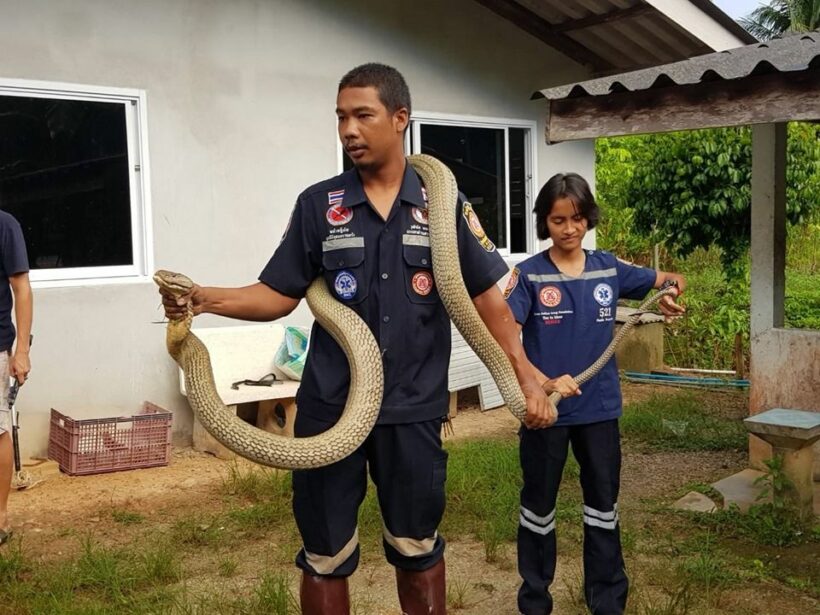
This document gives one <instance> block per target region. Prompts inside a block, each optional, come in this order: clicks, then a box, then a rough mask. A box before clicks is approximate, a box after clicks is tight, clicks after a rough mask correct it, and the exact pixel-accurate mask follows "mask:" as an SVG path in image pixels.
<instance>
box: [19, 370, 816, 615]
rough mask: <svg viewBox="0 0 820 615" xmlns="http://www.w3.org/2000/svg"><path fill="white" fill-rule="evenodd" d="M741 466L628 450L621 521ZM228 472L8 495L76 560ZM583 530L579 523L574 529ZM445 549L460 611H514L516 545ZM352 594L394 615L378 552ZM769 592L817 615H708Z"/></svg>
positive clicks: (252, 555) (179, 458)
mask: <svg viewBox="0 0 820 615" xmlns="http://www.w3.org/2000/svg"><path fill="white" fill-rule="evenodd" d="M625 392H626V396H627V399H628V400H634V399H639V398H642V397H644V396H648V395H650V394H651V393H652V389H651V387H641V386H637V387H635V386H633V387H629V386H627V387H625ZM454 430H455V435H454V436H452V437H454V438H456V439H462V438H475V437H477V436H480V437H512V436H514V434H515V432H516V430H517V422H516V420H515V419H514V418H513V417H512V415H511V414H510V413H509V412H508V411H507V410H506V409H503V408H502V409H497V410H492V411H488V412H484V413H482V412H480V411H479V410H478V408H477V406H476V404H475V400H474V399H473V398H470V397H469V395H468V396H465V397H464V398H462V399H460V402H459V412H458V415H457V416H456V417H455V419H454ZM745 464H746V455H745V453H742V452H731V451H730V452H726V451H721V452H715V453H698V454H697V455H693V454H692V453H676V452H663V453H650V454H643V453H630V452H626V453H625V456H624V465H623V471H622V476H623V483H622V496H621V498H620V499H621V501H622V502H623V505H622V509H623V511H624V512H623V514H624V516H626V515H629V514H630V513H629V511H630V509H633V510H637V509H640V508H641V506H642V502H643V501H645V500H646V499H647V498H656V497H659V496H670V497H671V496H672V495H674V494H675V493H676V492H677V491H679V490H680V489H681V488H682V487H683V486H684V485H686V484H688V483H691V482H693V481H697V482H702V483H708V482H710V481H714V480H717V479H719V478H722V477H725V476H727V475H729V474H731V473H733V472H736V471H738V470H740V469H742V468H743V467H745ZM228 468H229V464H228V463H226V462H224V461H221V460H219V459H216V458H214V457H211V456H209V455H204V454H200V453H197V452H195V451H192V450H191V449H177V450H175V451H174V454H173V459H172V462H171V464H170V465H169V466H167V467H161V468H152V469H145V470H136V471H130V472H119V473H112V474H101V475H94V476H85V477H69V476H66V475H58V476H54V477H50V478H48V479H47V480H46V481H44V482H43V483H41V484H39V485H38V486H36V487H35V488H33V489H30V490H24V491H19V492H13V493H12V496H11V502H10V511H11V514H12V523H13V526H14V528H15V531H16V532H17V535H18V536H20V537H21V539H22V541H23V544H24V546H25V550H26V552H27V553H28V554H29V555H34V556H41V557H45V558H51V557H59V556H61V555H63V554H64V553H70V552H74V551H76V549H77V538H76V535H77V534H78V533H80V534H83V533H85V534H89V533H90V534H91V535H93V536H94V537H95V539H99V540H101V541H103V542H107V543H114V544H116V543H119V542H122V541H127V540H128V539H129V531H131V530H130V527H126V526H123V525H122V524H116V523H114V522H113V521H112V518H111V514H110V511H111V510H112V509H127V510H129V511H134V512H136V513H139V514H140V515H142V516H143V517H144V518H145V521H144V523H142V524H141V525H142V526H143V530H142V531H144V527H145V526H146V525H149V526H150V525H151V524H156V526H157V527H167V526H168V525H169V524H171V523H173V521H174V520H175V519H178V518H182V517H183V516H184V515H190V514H191V513H192V511H197V510H199V511H207V510H215V509H216V507H217V506H219V505H220V496H219V489H220V487H221V486H222V483H223V480H224V478H225V477H226V475H227V473H228ZM681 468H686V471H681ZM282 514H283V515H290V514H291V511H290V510H283V511H282ZM580 523H581V520H580V518H579V519H578V524H579V526H580ZM633 531H636V530H635V529H633ZM637 531H639V530H637ZM270 547H271V545H269V544H267V543H266V542H265V541H260V542H259V543H258V544H252V545H250V546H249V548H248V549H247V550H246V551H243V554H242V560H243V562H247V564H243V565H241V566H240V574H245V575H247V576H248V582H249V583H252V582H254V570H253V566H254V562H256V563H257V564H258V563H260V562H264V561H265V558H266V553H267V552H268V551H269V549H270ZM447 549H448V551H447V564H448V583H450V584H454V583H455V584H457V585H459V586H461V587H462V588H464V602H465V603H466V608H465V609H464V610H462V611H459V612H464V613H476V614H483V613H487V614H489V613H492V614H493V615H502V614H505V613H515V612H516V609H515V598H514V597H515V594H516V590H517V585H518V576H517V573H516V571H515V562H514V557H515V552H514V545H504V547H503V549H504V551H503V554H502V558H501V562H500V563H495V564H488V563H486V562H485V558H484V547H483V545H482V543H480V542H479V541H477V540H473V539H464V538H460V539H458V540H451V541H449V542H448V547H447ZM215 555H216V554H215ZM646 563H648V562H646ZM213 564H214V562H213V561H212V562H210V565H213ZM202 565H203V566H204V567H207V566H208V565H209V563H208V562H205V561H203V562H202ZM627 567H628V569H629V571H630V574H631V576H632V577H633V579H635V578H637V579H638V584H639V585H643V586H647V585H651V584H652V579H649V578H645V577H644V573H642V571H641V568H642V562H634V561H633V562H630V561H629V560H627ZM647 569H648V567H647ZM580 570H581V561H580V558H579V557H578V556H577V555H576V556H574V557H571V556H560V557H559V563H558V577H557V579H556V582H555V584H554V586H553V588H554V590H555V591H554V593H555V596H556V602H557V610H556V612H557V613H575V612H579V611H578V610H577V606H573V605H572V604H571V603H572V602H573V595H574V594H575V593H577V591H578V589H577V588H578V585H579V583H580ZM296 578H297V575H296V572H295V569H292V579H293V582H294V588H295V582H296ZM214 582H219V581H214ZM351 590H352V595H353V602H354V605H358V606H357V608H356V612H358V613H374V614H378V613H391V614H396V613H398V612H399V609H398V601H397V598H396V597H395V590H394V581H393V571H392V568H390V567H389V566H388V565H387V564H386V563H385V562H384V561H383V558H382V557H381V554H380V553H363V556H362V563H361V566H360V568H359V570H358V571H357V573H356V574H355V575H354V576H353V577H352V579H351ZM771 592H774V594H773V595H772V596H771V597H770V598H771V599H772V600H774V601H775V602H776V603H777V604H778V606H777V609H776V610H777V612H778V614H779V615H789V614H791V613H794V614H798V613H801V614H802V613H808V612H820V611H814V610H813V609H816V608H818V605H817V603H816V602H815V603H813V604H811V603H809V602H806V600H807V599H806V598H804V597H801V596H800V595H798V594H795V596H794V597H792V598H789V597H786V598H785V599H784V596H783V594H782V590H781V589H780V588H778V589H777V591H775V590H773V589H771V588H769V587H767V586H765V585H761V586H760V588H759V590H758V591H757V592H755V593H754V594H752V593H750V592H747V593H746V594H739V595H738V596H735V597H733V598H732V599H731V603H732V604H733V605H735V606H736V607H737V608H738V609H739V610H735V609H734V608H732V609H731V610H727V611H722V610H719V611H712V612H727V613H728V612H738V613H741V612H742V613H746V612H748V613H768V612H774V607H773V610H766V609H765V607H764V610H760V605H761V604H763V605H765V604H767V603H768V602H767V599H768V598H767V594H768V593H771ZM769 604H774V602H773V603H769ZM743 605H746V606H745V607H744V606H743ZM746 607H748V609H747V608H746Z"/></svg>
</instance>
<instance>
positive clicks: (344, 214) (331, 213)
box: [325, 205, 353, 226]
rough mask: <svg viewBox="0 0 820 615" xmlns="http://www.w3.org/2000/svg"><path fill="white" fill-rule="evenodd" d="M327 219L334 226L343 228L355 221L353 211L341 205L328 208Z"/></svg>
mask: <svg viewBox="0 0 820 615" xmlns="http://www.w3.org/2000/svg"><path fill="white" fill-rule="evenodd" d="M325 217H326V218H327V221H328V222H330V224H332V225H333V226H342V225H343V224H347V223H348V222H350V221H351V220H352V219H353V210H352V209H350V208H349V207H343V206H341V205H331V206H330V207H328V209H327V213H326V214H325Z"/></svg>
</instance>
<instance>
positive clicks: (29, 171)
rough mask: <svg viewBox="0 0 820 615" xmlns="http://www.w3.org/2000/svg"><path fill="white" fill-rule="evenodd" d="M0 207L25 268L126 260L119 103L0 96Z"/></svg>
mask: <svg viewBox="0 0 820 615" xmlns="http://www.w3.org/2000/svg"><path fill="white" fill-rule="evenodd" d="M0 208H2V209H4V210H6V211H8V212H9V213H11V214H12V215H13V216H14V217H15V218H17V220H18V221H19V222H20V224H21V226H22V227H23V233H24V234H25V238H26V245H27V247H28V255H29V263H30V265H31V268H32V269H53V268H65V267H100V266H115V265H130V264H133V251H132V237H131V231H132V229H131V202H130V193H129V172H128V142H127V135H126V125H125V105H124V104H122V103H102V102H90V101H78V100H60V99H49V98H27V97H18V96H2V95H0Z"/></svg>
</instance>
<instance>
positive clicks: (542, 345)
mask: <svg viewBox="0 0 820 615" xmlns="http://www.w3.org/2000/svg"><path fill="white" fill-rule="evenodd" d="M584 254H585V255H586V263H585V265H584V271H583V273H582V274H581V275H580V276H579V277H577V278H575V277H572V276H569V275H566V274H564V273H561V272H560V271H559V270H558V268H557V267H556V266H555V264H554V263H553V262H552V260H551V259H550V257H549V252H547V251H544V252H542V253H540V254H536V255H535V256H531V257H530V258H528V259H527V260H525V261H522V262H521V263H519V264H518V266H517V267H516V268H515V269H513V273H512V275H511V277H510V281H509V284H508V285H507V290H506V291H505V294H506V295H507V303H508V304H509V306H510V309H512V312H513V314H514V316H515V319H516V321H517V322H518V323H519V324H521V325H522V327H523V329H522V334H523V342H524V350H525V351H526V353H527V356H528V357H529V359H530V361H531V362H532V363H533V365H535V366H536V367H538V369H540V370H541V371H542V372H543V373H544V374H546V375H547V376H549V377H550V378H555V377H557V376H561V375H563V374H570V375H571V376H575V375H577V374H580V373H581V372H582V371H584V370H585V369H586V368H587V367H589V366H590V365H591V364H592V363H593V362H594V361H595V360H596V359H598V357H599V356H601V353H603V351H604V349H606V347H607V345H608V344H609V342H611V341H612V335H613V332H614V329H615V310H616V304H617V300H618V299H619V298H624V299H640V298H642V297H643V296H644V295H646V293H647V292H648V291H649V290H650V289H651V288H652V287H653V285H654V284H655V271H654V270H653V269H647V268H645V267H636V266H634V265H631V264H628V263H625V262H623V261H620V260H618V259H617V258H615V257H614V256H613V255H612V254H609V253H608V252H603V251H600V250H595V251H593V250H585V251H584ZM581 391H582V393H583V394H582V395H581V396H580V397H570V398H567V399H564V400H562V401H561V403H560V404H559V405H558V421H557V422H556V423H555V424H556V425H582V424H587V423H597V422H599V421H608V420H611V419H614V418H617V417H619V416H620V415H621V387H620V384H619V382H618V368H617V366H616V364H615V357H614V356H613V357H612V359H610V360H609V362H608V363H607V364H606V366H605V367H604V368H603V369H602V370H601V371H600V372H599V373H598V374H597V375H596V376H595V377H594V378H592V379H591V380H590V381H589V382H587V383H586V384H585V385H582V386H581Z"/></svg>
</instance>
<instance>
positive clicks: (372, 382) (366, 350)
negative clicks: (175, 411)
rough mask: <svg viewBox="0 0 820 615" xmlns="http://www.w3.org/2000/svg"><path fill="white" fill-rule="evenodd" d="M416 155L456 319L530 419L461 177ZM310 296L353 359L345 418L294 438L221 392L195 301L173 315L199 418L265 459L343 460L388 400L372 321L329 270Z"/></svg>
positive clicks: (173, 335) (171, 340)
mask: <svg viewBox="0 0 820 615" xmlns="http://www.w3.org/2000/svg"><path fill="white" fill-rule="evenodd" d="M408 161H409V162H410V163H411V164H412V165H413V168H414V169H415V170H416V172H417V173H418V174H419V176H420V177H421V179H422V182H423V183H424V185H425V187H426V189H427V195H428V198H429V206H428V219H429V232H430V248H431V252H432V261H433V263H432V264H433V276H434V279H435V282H436V285H437V286H438V291H439V295H440V297H441V300H442V303H443V304H444V307H445V309H446V310H447V313H448V314H449V316H450V319H451V320H452V322H453V324H454V325H455V326H456V328H457V329H458V330H459V332H460V333H461V335H462V336H463V337H464V339H465V340H466V341H467V343H468V344H469V345H470V347H471V348H472V349H473V350H474V351H475V353H476V355H478V357H479V358H480V359H481V361H482V362H483V363H484V364H485V365H486V366H487V368H488V370H489V372H490V374H491V375H492V376H493V378H494V380H495V382H496V384H497V385H498V388H499V390H500V392H501V396H502V397H503V399H504V402H505V404H506V405H507V408H508V409H509V410H510V412H512V413H513V415H514V416H515V417H516V418H518V419H519V420H521V421H523V420H524V418H525V416H526V411H527V408H526V400H525V398H524V394H523V393H522V392H521V388H520V386H519V385H518V380H517V379H516V376H515V372H514V371H513V368H512V365H511V364H510V362H509V360H508V358H507V356H506V355H505V353H504V351H503V350H502V349H501V347H500V346H499V345H498V342H496V340H495V339H494V338H493V337H492V335H491V334H490V332H489V331H488V330H487V328H486V326H485V325H484V322H483V321H482V320H481V317H480V316H479V314H478V312H477V310H476V309H475V306H474V305H473V302H472V300H471V299H470V296H469V294H468V292H467V289H466V287H465V285H464V281H463V279H462V277H461V267H460V265H459V259H458V244H457V240H456V231H455V229H456V216H457V215H458V213H457V211H456V203H457V198H458V189H457V186H456V181H455V178H454V177H453V174H452V172H451V171H450V170H449V169H448V168H447V167H446V166H445V165H444V164H442V163H441V162H439V161H438V160H436V159H435V158H433V157H431V156H427V155H424V154H418V155H413V156H409V157H408ZM154 281H155V282H156V283H157V285H158V286H160V287H161V288H163V289H164V290H165V291H167V292H169V293H171V294H172V295H175V296H181V295H185V294H187V293H189V292H190V290H191V289H192V288H193V282H192V281H191V280H190V279H189V278H187V277H186V276H184V275H182V274H179V273H173V272H169V271H163V270H160V271H157V272H156V273H155V274H154ZM667 292H669V291H662V292H661V293H658V294H657V295H655V296H653V297H652V298H651V299H650V301H647V302H645V304H644V305H642V306H641V308H640V309H645V306H646V305H648V304H649V303H650V302H652V301H653V300H654V301H657V300H658V299H659V298H660V297H661V296H662V295H663V294H666V293H667ZM306 299H307V302H308V305H309V307H310V309H311V311H312V312H313V315H314V316H315V317H316V320H317V321H318V322H319V324H320V325H321V326H322V327H323V328H324V329H325V330H326V331H328V333H330V335H331V336H332V337H333V339H334V340H335V341H336V342H337V343H338V344H339V346H340V347H341V348H342V350H343V351H344V353H345V356H346V357H347V360H348V363H349V364H350V389H349V393H348V398H347V401H346V403H345V407H344V411H343V412H342V416H341V418H340V419H339V421H338V422H337V423H336V424H335V425H334V426H333V427H332V428H330V429H329V430H327V431H326V432H323V433H321V434H319V435H316V436H311V437H307V438H289V437H285V436H280V435H278V434H274V433H270V432H266V431H263V430H261V429H258V428H256V427H253V426H252V425H250V424H249V423H246V422H245V421H243V420H242V419H241V418H239V417H237V416H236V415H235V414H233V413H232V412H230V411H229V410H228V409H227V408H226V406H225V404H224V403H223V402H222V400H221V399H220V397H219V394H218V393H217V388H216V384H215V382H214V377H213V370H212V369H211V360H210V356H209V355H208V350H207V348H206V347H205V345H204V344H203V343H202V341H200V340H199V338H197V337H196V335H195V334H193V333H192V332H191V330H190V329H191V323H192V320H193V310H192V306H191V305H190V304H188V306H187V312H186V316H185V317H184V318H181V319H178V320H170V321H169V322H168V327H167V332H166V345H167V348H168V352H169V354H170V355H171V356H172V357H173V358H174V360H175V361H176V362H177V363H178V364H179V366H180V368H181V369H182V371H183V373H184V374H185V388H186V390H187V392H188V401H189V403H190V405H191V408H192V409H193V411H194V412H195V414H196V416H197V419H198V420H199V422H200V423H201V424H202V426H203V427H204V428H205V429H206V430H207V431H208V432H209V433H210V434H211V435H212V436H213V437H214V438H216V439H217V440H218V441H219V442H220V443H222V444H223V445H224V446H226V447H227V448H228V449H230V450H232V451H234V452H235V453H237V454H238V455H240V456H242V457H245V458H247V459H250V460H251V461H254V462H256V463H259V464H262V465H266V466H271V467H276V468H284V469H294V470H295V469H306V468H318V467H322V466H326V465H329V464H332V463H335V462H336V461H339V460H340V459H343V458H344V457H346V456H348V455H349V454H351V453H352V452H353V451H354V450H356V449H357V448H358V447H359V446H360V445H361V444H362V442H363V441H364V439H365V438H366V437H367V435H368V434H369V433H370V431H371V429H372V428H373V426H374V425H375V423H376V419H377V418H378V414H379V409H380V407H381V401H382V393H383V386H384V371H383V366H382V358H381V353H380V351H379V347H378V345H377V343H376V340H375V338H374V337H373V334H372V333H371V331H370V329H369V328H368V327H367V325H366V323H365V322H364V321H362V320H361V319H360V318H359V316H358V315H357V314H356V313H355V312H354V311H353V310H351V309H350V308H348V307H347V306H345V305H343V304H342V303H340V302H339V301H337V300H336V299H335V298H334V297H333V296H332V295H331V294H330V292H329V291H328V289H327V286H326V284H325V281H324V279H323V278H322V277H318V278H317V279H316V280H314V281H313V283H312V284H311V285H310V287H309V288H308V290H307V294H306ZM639 316H640V315H638V317H639ZM635 320H636V321H637V318H635ZM632 324H634V323H632ZM632 324H630V323H627V324H626V325H624V326H623V327H622V328H621V331H620V332H619V335H618V336H616V338H615V339H614V340H613V343H612V344H610V346H609V347H608V348H607V351H606V352H605V353H604V355H602V357H601V359H599V360H598V361H596V362H595V363H594V364H593V365H592V366H591V367H590V368H589V369H587V370H586V371H585V372H584V373H583V374H582V375H580V376H579V383H582V382H585V381H586V379H589V378H591V377H592V376H593V375H594V374H595V373H597V371H599V370H600V369H601V368H602V367H603V365H604V364H605V363H606V362H607V361H608V360H609V358H610V357H611V356H612V353H613V352H614V347H615V345H617V342H618V341H620V339H621V338H622V337H623V335H624V334H625V333H626V331H628V329H629V328H630V327H631V326H632ZM607 353H609V354H608V355H607ZM581 378H585V380H580V379H581ZM556 396H557V399H556ZM550 399H551V400H552V401H553V403H556V404H557V402H558V401H560V394H557V393H554V394H553V395H552V396H551V397H550Z"/></svg>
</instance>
